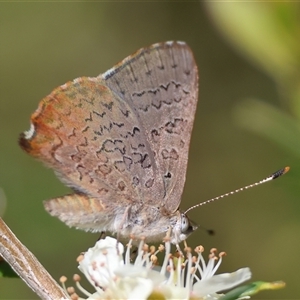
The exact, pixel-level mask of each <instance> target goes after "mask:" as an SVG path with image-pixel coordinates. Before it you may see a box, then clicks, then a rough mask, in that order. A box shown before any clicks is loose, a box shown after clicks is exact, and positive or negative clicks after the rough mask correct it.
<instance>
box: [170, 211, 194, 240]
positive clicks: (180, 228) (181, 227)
mask: <svg viewBox="0 0 300 300" xmlns="http://www.w3.org/2000/svg"><path fill="white" fill-rule="evenodd" d="M197 228H198V225H197V224H196V223H194V222H193V221H191V220H190V219H189V218H188V216H187V215H186V214H185V213H183V212H180V211H177V220H176V224H175V226H174V227H173V230H172V236H171V242H172V243H173V244H179V243H180V242H182V241H184V240H186V239H187V238H188V236H189V235H190V234H191V233H193V232H194V231H195V230H196V229H197Z"/></svg>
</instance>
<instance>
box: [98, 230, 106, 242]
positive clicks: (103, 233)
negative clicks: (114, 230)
mask: <svg viewBox="0 0 300 300" xmlns="http://www.w3.org/2000/svg"><path fill="white" fill-rule="evenodd" d="M105 237H106V232H105V231H101V233H100V236H99V237H98V239H97V241H99V240H102V239H105Z"/></svg>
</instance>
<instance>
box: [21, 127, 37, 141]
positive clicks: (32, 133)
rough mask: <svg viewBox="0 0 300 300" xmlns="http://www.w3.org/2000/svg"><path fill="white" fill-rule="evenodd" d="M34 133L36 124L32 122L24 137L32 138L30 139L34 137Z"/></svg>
mask: <svg viewBox="0 0 300 300" xmlns="http://www.w3.org/2000/svg"><path fill="white" fill-rule="evenodd" d="M34 133H35V127H34V125H33V124H32V123H31V124H30V128H29V130H27V131H24V138H25V139H26V140H30V139H31V138H32V137H33V135H34Z"/></svg>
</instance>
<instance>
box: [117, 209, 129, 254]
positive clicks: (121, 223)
mask: <svg viewBox="0 0 300 300" xmlns="http://www.w3.org/2000/svg"><path fill="white" fill-rule="evenodd" d="M129 211H130V206H127V207H126V209H125V212H124V215H123V217H122V220H121V222H120V225H119V230H118V232H117V244H116V247H117V253H118V255H119V254H120V253H119V247H118V243H119V242H120V237H121V236H120V235H121V234H120V231H121V230H122V228H123V226H124V224H125V222H126V220H127V218H128V215H129Z"/></svg>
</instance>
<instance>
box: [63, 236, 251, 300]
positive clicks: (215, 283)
mask: <svg viewBox="0 0 300 300" xmlns="http://www.w3.org/2000/svg"><path fill="white" fill-rule="evenodd" d="M131 242H132V241H130V242H129V245H128V246H127V251H126V253H125V258H124V259H123V251H124V247H123V245H122V244H121V243H118V242H117V240H116V239H113V238H111V237H106V238H105V239H103V240H99V241H98V242H97V243H96V245H95V246H94V247H93V248H90V249H89V250H88V251H87V252H86V253H84V255H83V257H81V259H79V269H80V270H81V271H82V272H83V274H84V275H85V276H86V278H87V279H88V280H89V282H90V283H91V284H92V285H93V286H94V288H95V290H96V292H95V293H94V294H90V293H88V292H87V291H85V290H84V289H83V288H82V287H81V285H80V284H79V282H78V281H79V279H78V278H77V279H75V281H77V282H76V283H77V287H78V288H79V289H80V290H81V291H82V292H83V293H85V294H86V296H87V297H88V299H116V300H117V299H132V300H134V299H139V300H140V299H141V300H142V299H145V300H146V299H155V298H159V299H191V298H192V299H207V300H208V299H209V300H212V299H218V298H220V297H221V296H223V294H217V292H220V291H222V290H226V289H230V288H232V287H234V286H236V285H238V284H240V283H242V282H244V281H246V280H248V279H249V278H250V277H251V272H250V270H249V268H243V269H239V270H237V271H236V272H233V273H225V274H220V275H215V273H216V271H217V269H218V267H219V266H220V264H221V262H222V257H223V256H224V253H220V254H219V256H216V250H215V249H212V250H211V252H210V257H209V261H208V263H205V260H204V258H203V256H202V252H203V251H204V249H203V247H197V248H196V249H195V252H196V253H197V257H193V256H192V252H191V250H190V249H189V248H187V249H186V253H187V259H186V260H185V261H183V260H184V259H183V257H182V256H181V255H178V257H175V256H172V255H171V254H170V253H171V252H170V251H171V244H170V242H169V241H166V242H165V247H164V246H162V245H161V246H160V247H159V249H158V250H155V248H154V247H150V249H149V247H148V246H147V245H146V244H144V242H143V241H141V242H140V244H139V248H138V251H137V257H136V259H135V260H134V263H130V248H131ZM117 245H118V248H117ZM162 251H164V252H165V257H164V261H163V264H162V266H161V267H160V270H158V271H157V270H154V269H155V268H157V267H156V265H155V264H156V262H157V256H156V255H157V254H158V252H162ZM77 276H78V275H77ZM78 277H79V276H78ZM68 292H69V294H72V297H73V298H74V295H76V294H74V290H73V289H72V290H69V291H68ZM76 296H77V295H76ZM77 297H78V296H77ZM73 298H72V299H73ZM77 299H80V298H77Z"/></svg>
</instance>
